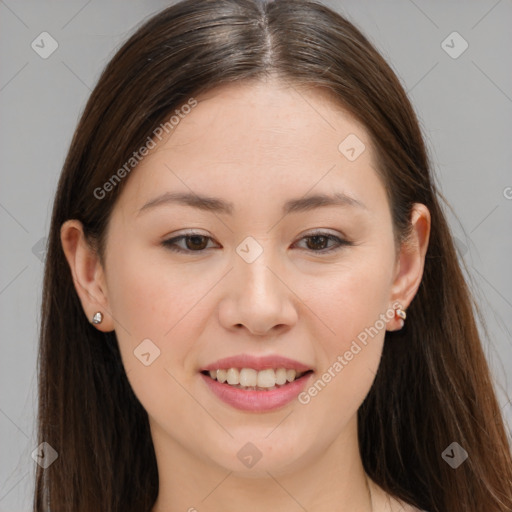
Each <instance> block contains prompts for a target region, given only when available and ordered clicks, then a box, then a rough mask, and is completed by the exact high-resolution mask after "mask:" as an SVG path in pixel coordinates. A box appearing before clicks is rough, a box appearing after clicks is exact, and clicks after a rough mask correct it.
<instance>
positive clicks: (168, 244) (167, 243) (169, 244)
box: [162, 231, 354, 254]
mask: <svg viewBox="0 0 512 512" xmlns="http://www.w3.org/2000/svg"><path fill="white" fill-rule="evenodd" d="M194 236H197V237H202V238H207V239H209V240H212V237H210V236H206V235H203V234H201V233H193V232H191V233H185V234H183V235H180V236H176V237H174V238H169V239H168V240H164V241H163V242H162V245H163V246H164V247H165V248H166V249H169V250H170V251H173V252H179V253H182V254H190V253H202V252H204V251H206V249H200V250H197V251H194V250H191V249H182V248H181V247H178V246H177V245H176V242H178V241H180V240H183V239H186V238H192V237H194ZM315 237H322V238H327V239H328V241H329V240H331V241H334V242H336V243H337V244H338V245H337V246H333V247H331V248H329V249H321V250H319V251H315V250H312V249H309V251H311V252H313V253H320V254H330V253H332V252H335V251H338V250H340V249H341V248H343V247H344V246H351V245H354V243H353V242H350V241H349V240H345V239H343V238H340V237H338V236H336V235H333V234H331V233H326V232H323V231H319V232H317V233H310V234H309V235H306V236H304V237H302V238H301V239H300V240H305V239H308V238H315ZM306 250H308V249H306Z"/></svg>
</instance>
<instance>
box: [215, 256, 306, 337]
mask: <svg viewBox="0 0 512 512" xmlns="http://www.w3.org/2000/svg"><path fill="white" fill-rule="evenodd" d="M269 253H270V250H269V249H266V250H264V251H263V253H262V254H261V255H260V256H259V257H258V258H257V259H256V260H255V261H253V262H252V263H247V262H246V261H244V260H243V259H242V258H240V257H238V255H235V258H234V267H235V268H234V269H233V271H232V272H230V275H229V278H228V279H229V289H228V292H227V294H226V295H225V296H224V299H223V301H222V303H221V305H220V309H219V318H220V322H221V324H222V325H223V326H224V327H225V328H226V329H228V330H234V329H238V330H240V329H242V328H245V329H247V330H248V331H249V332H250V333H251V334H253V335H258V336H265V335H267V336H268V335H271V334H272V335H274V334H277V332H278V331H282V330H286V329H288V328H290V327H291V326H293V325H294V324H295V323H296V321H297V317H298V315H297V309H296V307H295V304H294V297H295V295H294V293H293V292H292V290H291V289H290V287H289V285H288V286H287V283H286V278H285V275H284V271H283V266H282V265H279V264H278V263H277V262H276V260H275V259H273V260H272V261H271V258H270V257H268V255H269Z"/></svg>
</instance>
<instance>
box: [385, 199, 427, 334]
mask: <svg viewBox="0 0 512 512" xmlns="http://www.w3.org/2000/svg"><path fill="white" fill-rule="evenodd" d="M410 223H411V232H410V236H409V237H408V238H407V240H405V241H404V242H403V243H402V246H401V247H400V250H399V254H398V258H397V267H396V273H395V277H394V280H393V284H392V287H391V297H390V299H391V304H396V303H400V304H401V309H403V310H404V311H405V310H406V309H407V307H408V306H409V304H410V303H411V302H412V299H413V298H414V296H415V295H416V292H417V291H418V288H419V286H420V283H421V279H422V277H423V269H424V267H425V254H426V253H427V248H428V241H429V237H430V212H429V210H428V208H427V207H426V206H425V205H424V204H421V203H415V204H414V205H413V208H412V212H411V219H410ZM399 322H400V319H398V318H395V319H393V320H391V321H390V323H389V326H390V329H389V330H393V329H392V328H391V327H392V326H393V324H396V325H395V328H396V329H400V328H401V327H400V324H399Z"/></svg>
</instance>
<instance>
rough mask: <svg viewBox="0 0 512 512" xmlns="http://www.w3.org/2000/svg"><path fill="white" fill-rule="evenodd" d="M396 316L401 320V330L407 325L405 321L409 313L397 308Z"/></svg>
mask: <svg viewBox="0 0 512 512" xmlns="http://www.w3.org/2000/svg"><path fill="white" fill-rule="evenodd" d="M395 316H397V317H398V318H400V329H402V327H403V326H404V323H405V319H406V318H407V313H406V312H405V311H404V310H403V309H401V308H397V309H395Z"/></svg>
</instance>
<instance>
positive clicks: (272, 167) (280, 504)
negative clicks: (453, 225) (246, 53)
mask: <svg viewBox="0 0 512 512" xmlns="http://www.w3.org/2000/svg"><path fill="white" fill-rule="evenodd" d="M196 99H197V100H198V102H199V103H198V105H197V106H196V107H195V108H194V109H193V110H192V112H191V113H190V114H188V115H187V116H186V117H185V118H184V119H183V120H181V121H180V123H179V125H178V126H177V128H175V129H174V131H173V132H172V135H171V136H170V137H168V138H167V139H166V140H164V141H162V142H161V143H159V144H158V146H157V148H155V149H154V150H152V151H151V152H150V154H149V155H148V156H147V157H146V158H145V159H144V160H143V161H142V162H141V163H140V164H139V166H138V167H137V168H136V169H135V170H134V171H132V173H131V175H130V176H129V178H126V179H128V182H127V183H126V186H125V188H124V189H123V191H122V193H121V195H120V197H119V200H118V202H117V203H116V205H115V207H114V210H113V213H112V216H111V219H110V222H109V226H108V236H107V244H106V256H105V261H104V264H103V265H102V264H101V262H100V260H99V258H98V256H97V254H96V253H95V252H94V250H93V249H91V248H90V247H89V246H88V245H87V243H86V242H85V239H84V237H83V231H82V227H81V224H80V222H79V221H77V220H70V221H67V222H66V223H65V224H64V225H63V226H62V230H61V239H62V246H63V248H64V251H65V254H66V257H67V260H68V262H69V265H70V268H71V272H72V274H73V279H74V283H75V287H76V289H77V292H78V294H79V296H80V300H81V302H82V305H83V309H84V313H85V314H86V315H87V317H88V318H89V319H91V318H92V316H93V315H94V313H95V312H96V311H102V312H103V314H104V316H105V318H104V320H103V322H102V323H101V324H99V325H97V326H96V327H97V328H98V329H100V330H102V331H105V332H106V331H111V330H115V332H116V335H117V339H118V341H119V346H120V350H121V355H122V359H123V364H124V367H125V369H126V372H127V375H128V379H129V381H130V384H131V385H132V387H133V390H134V392H135V394H136V396H137V397H138V399H139V400H140V402H141V403H142V405H143V406H144V408H145V409H146V410H147V412H148V415H149V421H150V425H151V432H152V437H153V443H154V446H155V453H156V458H157V463H158V470H159V479H160V494H159V496H158V500H157V503H156V504H155V507H154V509H153V512H163V511H166V512H178V511H187V510H188V511H190V512H192V511H193V510H197V511H199V512H209V511H218V510H223V511H227V512H231V511H235V510H244V511H247V512H256V511H261V510H266V509H272V510H282V511H289V512H292V511H298V510H304V509H305V510H308V512H320V511H325V510H336V511H339V512H348V511H351V512H353V511H361V512H364V511H370V510H372V507H373V510H374V511H391V510H393V511H398V510H413V509H412V508H410V507H409V506H406V505H404V504H403V503H401V504H400V503H399V502H397V501H396V500H394V499H391V498H390V496H388V495H387V494H386V493H385V492H384V491H382V490H381V489H380V488H379V487H378V486H377V485H376V484H375V483H373V482H371V481H370V482H369V484H370V488H368V487H367V477H366V475H365V472H364V470H363V467H362V462H361V458H360V454H359V449H358V443H357V416H356V414H357V410H358V408H359V406H360V405H361V403H362V402H363V399H364V398H365V396H366V395H367V393H368V391H369V389H370V387H371V384H372V382H373V379H374V376H375V373H376V371H377V368H378V364H379V359H380V356H381V352H382V347H383V341H384V335H385V330H390V331H392V330H396V329H399V328H400V320H399V319H398V317H393V318H388V317H387V318H386V322H387V323H386V324H385V326H384V328H382V329H380V330H379V331H378V334H377V335H375V336H374V337H373V338H370V340H369V342H368V343H367V345H366V346H364V347H363V348H362V350H361V351H360V352H359V353H358V354H357V355H356V356H354V357H353V359H352V360H351V361H349V362H348V364H347V365H346V366H344V367H343V369H342V371H341V372H339V373H338V374H337V375H336V377H335V378H333V379H332V380H331V382H329V383H328V385H326V386H325V387H324V388H323V389H322V390H321V392H319V393H318V394H317V395H316V396H315V397H313V398H312V399H311V400H310V402H309V403H307V404H301V403H299V402H298V401H297V400H294V401H292V402H291V403H290V404H288V405H286V406H285V407H283V408H280V409H278V410H276V411H271V412H263V413H254V412H244V411H240V410H237V409H234V408H232V407H230V406H229V405H227V404H225V403H223V402H221V401H220V400H218V399H217V398H216V397H215V396H214V395H213V394H212V393H211V392H210V391H209V389H208V388H207V386H206V385H205V383H204V382H203V379H202V378H201V376H200V375H199V373H198V372H199V369H200V367H202V366H204V365H206V364H208V363H211V362H214V361H216V360H217V359H219V358H222V357H227V356H231V355H236V354H241V353H250V354H253V355H263V354H279V355H284V356H286V357H290V358H292V359H296V360H298V361H300V362H302V363H305V364H307V365H308V366H309V367H311V368H313V369H314V371H315V375H314V378H313V380H312V381H313V382H314V381H316V380H317V378H319V377H320V376H321V375H322V374H323V373H324V372H326V371H327V369H328V368H329V367H332V365H333V363H334V362H335V361H336V359H337V357H338V355H343V354H344V353H345V352H346V351H347V350H349V348H350V346H351V344H352V342H353V341H354V340H356V339H357V336H358V334H359V333H361V332H362V331H364V329H365V328H366V327H369V326H373V325H375V323H376V320H378V319H379V315H381V314H384V313H386V312H387V311H389V310H392V309H393V304H395V303H396V302H399V303H400V304H401V305H402V306H403V309H406V308H407V306H408V305H409V304H410V302H411V300H412V299H413V297H414V295H415V293H416V291H417V289H418V286H419V284H420V281H421V277H422V273H423V267H424V258H425V253H426V250H427V245H428V238H429V232H430V215H429V212H428V209H427V208H426V207H425V206H424V205H421V204H416V205H415V207H414V210H413V213H412V216H411V223H412V226H413V231H412V237H411V239H410V242H409V243H408V244H406V245H405V244H404V245H403V246H402V247H399V248H397V247H395V245H394V239H393V231H392V223H391V214H390V208H389V204H388V202H387V198H386V193H385V188H384V186H383V183H382V182H381V179H380V178H379V177H378V175H377V172H376V171H375V162H376V161H377V160H378V159H377V156H376V153H375V151H374V149H373V148H372V145H371V142H370V139H369V136H368V134H367V132H366V130H365V129H364V127H363V126H361V125H360V124H359V123H358V122H357V121H355V120H354V119H353V118H352V117H351V116H349V115H348V114H347V113H346V112H345V111H344V110H343V109H341V108H340V106H339V105H337V104H335V103H334V102H333V100H332V99H330V98H329V97H328V96H327V95H326V94H325V92H323V91H321V90H320V89H314V90H313V89H310V90H303V89H301V90H299V89H298V88H296V87H288V86H285V85H283V84H282V83H280V82H278V81H275V80H271V81H267V82H255V83H237V84H230V85H224V86H222V87H218V88H216V89H214V90H212V91H210V92H209V93H207V94H204V95H203V96H200V97H198V98H196ZM349 134H356V135H357V137H358V138H359V139H360V140H361V141H363V143H364V144H365V146H366V149H365V150H364V151H363V152H362V154H361V155H360V156H359V157H358V158H357V159H356V160H354V161H349V160H348V159H347V158H346V157H345V156H344V155H343V154H341V153H340V151H339V150H338V145H339V144H340V142H341V141H343V140H344V139H345V137H347V135H349ZM164 191H170V192H190V191H193V192H194V193H196V194H206V195H211V196H215V197H218V198H221V199H224V200H226V201H230V202H232V203H233V205H234V212H233V215H232V216H229V215H226V214H224V213H215V214H214V213H212V212H207V211H201V210H197V209H194V208H192V207H190V206H185V205H179V204H166V205H160V206H156V207H154V208H146V209H145V210H143V211H142V212H140V213H139V210H140V208H141V207H142V206H143V205H144V204H146V203H147V202H148V201H150V200H151V199H153V198H155V197H156V196H158V195H160V194H161V193H163V192H164ZM332 191H340V192H341V191H343V192H344V193H345V194H348V195H350V196H352V197H354V198H357V199H358V200H359V201H361V202H362V203H364V205H365V206H366V208H358V207H353V206H328V207H321V208H316V209H313V210H310V211H305V212H299V213H289V214H288V215H285V216H284V217H283V215H282V213H281V208H282V204H283V203H284V202H285V201H287V200H288V199H292V198H300V197H302V196H304V195H306V194H308V195H312V194H314V193H317V192H326V193H330V192H332ZM320 228H321V230H322V231H327V232H328V233H331V234H334V235H336V236H338V237H340V238H342V239H343V238H346V239H348V240H350V241H352V242H353V243H354V245H348V246H341V247H340V248H339V249H338V250H336V251H333V252H331V253H330V254H329V253H327V254H325V255H322V254H321V252H320V250H321V249H324V248H329V247H333V246H336V244H335V243H334V242H325V241H324V242H322V241H320V242H318V241H317V242H316V243H315V240H311V239H307V238H304V237H305V236H306V235H309V236H311V232H314V231H318V230H320ZM191 229H194V230H196V231H198V232H200V233H201V234H202V235H204V236H208V237H211V239H199V241H198V240H195V242H194V241H193V240H192V241H190V240H189V244H188V245H187V244H186V240H182V241H181V242H178V245H179V246H180V247H181V248H183V249H186V248H188V249H189V253H188V254H180V253H175V252H172V251H171V250H170V249H169V248H166V247H165V246H163V245H162V241H163V240H165V239H170V238H172V237H175V236H178V235H181V234H183V233H184V232H185V231H189V230H191ZM247 236H251V237H253V238H254V239H255V240H256V241H257V242H258V243H259V244H260V246H261V247H262V249H263V252H262V254H261V255H260V256H259V257H258V258H257V259H256V260H255V261H254V262H252V263H247V262H246V261H245V260H244V259H242V258H241V257H240V256H239V254H238V253H237V252H236V248H237V246H238V245H239V244H240V243H241V242H242V241H244V239H245V238H246V237H247ZM308 240H309V241H308ZM194 243H195V245H194ZM322 243H323V244H324V245H322ZM198 246H200V248H204V247H207V249H203V252H201V253H199V252H197V249H196V252H192V251H193V250H194V249H195V248H196V247H198ZM315 251H316V252H315ZM147 338H149V339H151V340H152V342H153V343H154V344H155V345H156V346H158V348H159V350H160V356H159V357H158V358H156V359H155V360H154V361H153V362H152V363H151V364H150V365H149V366H145V365H144V364H142V363H141V362H140V361H139V359H137V358H136V357H134V354H133V351H134V350H135V349H136V347H137V346H138V345H139V344H140V343H141V341H142V340H144V339H147ZM247 442H251V443H253V444H254V445H255V446H256V447H257V448H258V450H259V451H260V452H261V459H260V460H259V461H258V462H257V464H255V465H254V466H253V467H252V468H248V467H245V465H244V464H242V463H241V461H240V460H239V458H238V457H237V452H238V451H239V450H240V449H241V448H242V447H243V446H244V445H245V444H246V443H247ZM369 491H371V493H370V492H369ZM372 502H373V503H372ZM301 507H302V508H301Z"/></svg>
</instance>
